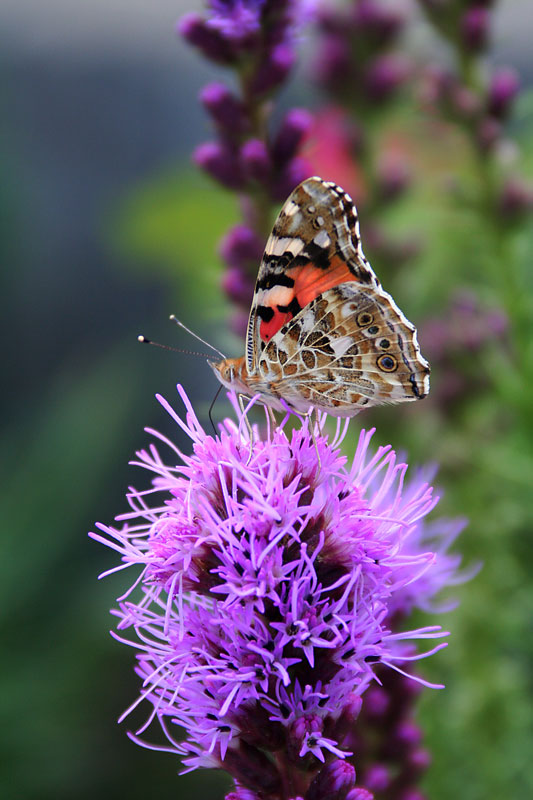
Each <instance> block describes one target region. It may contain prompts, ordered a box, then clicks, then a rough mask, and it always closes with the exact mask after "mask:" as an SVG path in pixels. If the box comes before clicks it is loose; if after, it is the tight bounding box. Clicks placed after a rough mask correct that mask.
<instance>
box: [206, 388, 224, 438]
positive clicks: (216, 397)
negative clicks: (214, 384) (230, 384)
mask: <svg viewBox="0 0 533 800" xmlns="http://www.w3.org/2000/svg"><path fill="white" fill-rule="evenodd" d="M222 388H223V387H222V384H220V386H219V387H218V389H217V393H216V394H215V396H214V397H213V400H212V401H211V405H210V406H209V411H208V412H207V413H208V415H209V421H210V422H211V425H212V427H213V430H214V432H215V436H216V435H217V429H216V428H215V423H214V422H213V416H212V411H213V408H214V405H215V403H216V401H217V399H218V396H219V394H220V392H221V391H222Z"/></svg>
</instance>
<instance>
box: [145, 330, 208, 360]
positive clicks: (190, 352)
mask: <svg viewBox="0 0 533 800" xmlns="http://www.w3.org/2000/svg"><path fill="white" fill-rule="evenodd" d="M137 341H138V342H141V344H151V345H153V346H154V347H161V349H162V350H170V351H171V352H172V353H185V354H186V355H188V356H201V357H202V358H211V355H210V354H209V353H196V352H195V351H194V350H181V349H180V348H179V347H170V345H168V344H161V343H160V342H153V341H152V340H151V339H148V338H147V337H146V336H143V335H142V334H141V335H140V336H137Z"/></svg>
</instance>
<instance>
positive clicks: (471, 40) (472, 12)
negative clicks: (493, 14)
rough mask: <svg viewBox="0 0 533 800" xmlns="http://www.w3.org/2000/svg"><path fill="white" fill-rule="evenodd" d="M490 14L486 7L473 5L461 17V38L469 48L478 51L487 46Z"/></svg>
mask: <svg viewBox="0 0 533 800" xmlns="http://www.w3.org/2000/svg"><path fill="white" fill-rule="evenodd" d="M489 24H490V15H489V12H488V11H487V9H486V8H482V7H481V6H478V5H476V6H474V7H473V8H470V9H469V10H468V11H467V12H466V13H465V14H464V15H463V18H462V19H461V26H460V30H461V39H462V40H463V44H464V45H465V47H467V48H468V49H469V50H472V51H473V52H475V53H479V52H480V51H482V50H484V49H485V47H486V46H487V42H488V37H489Z"/></svg>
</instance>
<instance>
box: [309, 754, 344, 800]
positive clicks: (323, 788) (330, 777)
mask: <svg viewBox="0 0 533 800" xmlns="http://www.w3.org/2000/svg"><path fill="white" fill-rule="evenodd" d="M354 784H355V768H354V767H353V766H352V765H351V764H349V763H348V762H347V761H343V760H342V759H340V758H338V759H336V760H335V761H330V763H329V764H326V766H325V767H323V768H322V769H321V770H320V772H319V773H318V775H317V776H316V777H315V778H314V779H313V782H312V783H311V785H310V787H309V789H308V790H307V792H306V795H305V800H345V798H346V795H347V794H348V792H349V791H350V789H352V788H353V787H354Z"/></svg>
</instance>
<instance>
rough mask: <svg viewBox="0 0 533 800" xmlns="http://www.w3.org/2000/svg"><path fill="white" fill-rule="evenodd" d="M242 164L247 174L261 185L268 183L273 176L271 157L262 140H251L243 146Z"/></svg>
mask: <svg viewBox="0 0 533 800" xmlns="http://www.w3.org/2000/svg"><path fill="white" fill-rule="evenodd" d="M241 164H242V167H243V170H244V172H245V174H246V175H247V176H248V177H249V178H252V179H253V180H256V181H259V182H260V183H266V182H267V181H268V179H269V178H270V176H271V174H272V162H271V160H270V155H269V153H268V150H267V146H266V144H265V143H264V142H263V141H262V140H261V139H249V140H248V141H247V142H245V143H244V144H243V146H242V147H241Z"/></svg>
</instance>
